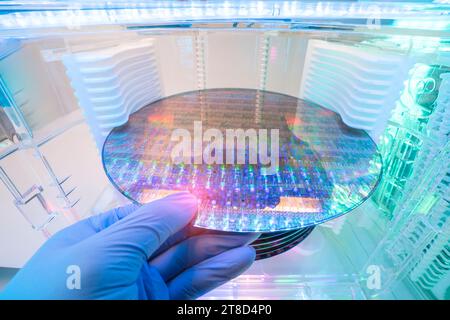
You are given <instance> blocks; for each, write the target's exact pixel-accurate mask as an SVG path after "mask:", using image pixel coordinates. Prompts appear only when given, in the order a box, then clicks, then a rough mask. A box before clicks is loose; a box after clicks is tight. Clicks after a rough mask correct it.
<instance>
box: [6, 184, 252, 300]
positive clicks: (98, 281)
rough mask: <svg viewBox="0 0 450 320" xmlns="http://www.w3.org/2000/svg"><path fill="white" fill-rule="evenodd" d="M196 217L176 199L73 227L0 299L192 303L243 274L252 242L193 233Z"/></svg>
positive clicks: (181, 196)
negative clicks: (126, 300)
mask: <svg viewBox="0 0 450 320" xmlns="http://www.w3.org/2000/svg"><path fill="white" fill-rule="evenodd" d="M196 209H197V200H196V198H195V197H194V196H193V195H191V194H190V193H187V192H183V193H178V194H174V195H171V196H168V197H166V198H164V199H161V200H157V201H154V202H151V203H149V204H146V205H143V206H137V205H129V206H126V207H122V208H117V209H113V210H111V211H109V212H106V213H103V214H100V215H97V216H93V217H91V218H88V219H85V220H82V221H80V222H78V223H76V224H73V225H72V226H69V227H68V228H66V229H63V230H62V231H60V232H58V233H57V234H55V235H54V236H53V237H52V238H50V239H49V240H48V241H47V242H46V243H45V244H44V245H43V246H42V247H41V248H40V249H39V250H38V251H37V252H36V254H35V255H34V256H33V257H32V258H31V259H30V261H29V262H28V263H27V264H26V265H25V267H24V268H22V269H21V270H20V271H19V272H18V273H17V275H16V276H15V277H14V278H13V279H12V280H11V282H10V283H9V284H8V285H7V287H6V289H5V290H4V292H3V293H2V298H7V299H195V298H197V297H199V296H201V295H202V294H204V293H206V292H208V291H210V290H212V289H214V288H215V287H217V286H220V285H221V284H223V283H225V282H227V281H228V280H230V279H232V278H234V277H236V276H237V275H239V274H240V273H241V272H243V271H244V270H246V269H247V268H248V267H249V266H250V265H251V264H252V262H253V261H254V259H255V252H254V249H253V248H252V247H250V246H248V244H249V243H250V242H252V241H253V240H254V239H256V238H257V237H258V234H238V233H235V234H230V233H212V232H208V231H202V230H200V229H198V228H194V227H192V226H190V225H189V222H191V221H192V219H193V217H194V214H195V212H196ZM68 272H69V274H68ZM75 273H77V275H79V280H80V281H79V285H80V286H79V287H80V288H79V289H78V288H77V286H78V285H77V282H76V278H71V277H73V276H74V275H75ZM75 276H76V275H75ZM72 280H73V281H75V282H73V283H71V281H72Z"/></svg>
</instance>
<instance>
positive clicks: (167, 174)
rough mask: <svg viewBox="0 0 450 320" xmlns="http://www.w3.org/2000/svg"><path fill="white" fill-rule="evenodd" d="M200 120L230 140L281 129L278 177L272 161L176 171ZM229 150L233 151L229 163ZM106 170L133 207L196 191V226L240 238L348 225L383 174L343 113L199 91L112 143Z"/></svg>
mask: <svg viewBox="0 0 450 320" xmlns="http://www.w3.org/2000/svg"><path fill="white" fill-rule="evenodd" d="M199 121H200V122H201V125H202V130H203V132H205V131H206V130H208V129H218V130H219V131H221V132H223V135H224V136H225V132H226V130H227V129H239V128H240V129H243V130H244V131H245V130H248V129H255V130H256V131H257V132H259V131H258V130H259V129H267V131H268V132H270V130H273V129H278V132H279V157H278V158H279V161H278V166H277V167H276V169H275V171H270V174H268V173H267V172H268V171H267V167H268V165H267V162H264V165H263V163H262V162H261V161H259V159H258V162H257V163H253V164H246V163H249V162H250V161H248V162H245V163H244V164H236V163H234V164H216V163H213V164H205V163H201V162H200V163H199V162H198V161H197V162H196V161H195V160H194V159H193V160H192V161H185V162H183V163H176V162H174V161H173V154H172V153H173V152H172V151H173V149H174V147H175V146H176V145H177V143H179V141H176V140H174V139H173V137H172V134H173V132H174V130H176V129H185V130H187V132H189V133H190V134H191V135H192V137H194V136H195V135H194V122H197V123H198V122H199ZM267 136H268V137H269V140H270V134H268V135H267ZM259 138H261V136H260V137H259ZM192 140H194V138H192ZM247 142H248V141H247ZM271 143H273V142H272V141H268V147H267V150H269V153H267V154H270V150H271V149H270V146H271ZM237 145H238V144H237V143H236V145H235V146H234V149H233V150H234V153H235V154H236V155H237V154H239V153H240V152H242V153H244V154H245V159H246V160H248V159H249V154H250V148H251V147H252V146H251V144H250V143H246V144H244V146H243V147H242V145H241V148H238V146H237ZM227 146H228V145H226V143H225V142H224V144H223V150H222V151H223V152H222V153H223V158H224V159H225V158H226V156H225V155H226V154H227V152H230V150H229V149H227ZM259 151H260V150H259ZM214 152H216V151H214ZM224 162H226V161H225V160H224ZM103 163H104V168H105V171H106V173H107V175H108V177H109V178H110V180H111V182H112V183H113V184H114V185H115V186H116V188H117V189H119V190H120V191H121V192H122V193H123V194H124V195H125V196H127V197H128V198H130V199H132V200H133V201H136V202H138V203H146V202H149V201H152V200H155V199H158V198H161V197H163V196H165V195H167V194H170V193H173V192H177V191H179V190H189V191H190V192H192V193H194V194H195V195H196V196H197V197H198V199H199V210H198V214H197V218H196V221H195V225H196V226H198V227H203V228H207V229H212V230H223V231H238V232H239V231H241V232H244V231H260V232H273V231H283V230H294V229H299V228H302V227H306V226H312V225H316V224H318V223H321V222H325V221H327V220H329V219H332V218H335V217H337V216H340V215H342V214H344V213H346V212H348V211H350V210H352V209H354V208H355V207H357V206H358V205H360V204H361V203H362V202H363V201H364V200H365V199H367V197H368V196H369V195H370V194H371V192H372V191H373V190H374V189H375V187H376V186H377V184H378V181H379V179H380V176H381V168H382V166H381V165H382V163H381V157H380V155H379V153H378V150H377V147H376V144H375V143H374V142H373V141H372V140H371V139H370V137H369V136H368V135H367V134H366V133H365V132H364V131H362V130H357V129H352V128H349V127H348V126H346V125H345V124H344V123H343V122H342V121H341V119H340V117H339V115H337V114H336V113H334V112H332V111H330V110H327V109H324V108H322V107H320V106H318V105H315V104H313V103H309V102H306V101H303V100H300V99H297V98H294V97H291V96H287V95H282V94H278V93H272V92H266V91H257V90H250V89H210V90H202V91H193V92H188V93H183V94H179V95H175V96H171V97H168V98H165V99H162V100H159V101H156V102H154V103H152V104H150V105H148V106H146V107H144V108H142V109H140V110H139V111H138V112H136V113H134V114H133V115H131V116H130V119H129V121H128V122H127V123H126V124H125V125H123V126H120V127H117V128H115V129H114V130H113V131H112V132H111V133H110V134H109V136H108V137H107V139H106V141H105V143H104V146H103Z"/></svg>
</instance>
